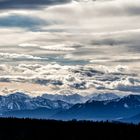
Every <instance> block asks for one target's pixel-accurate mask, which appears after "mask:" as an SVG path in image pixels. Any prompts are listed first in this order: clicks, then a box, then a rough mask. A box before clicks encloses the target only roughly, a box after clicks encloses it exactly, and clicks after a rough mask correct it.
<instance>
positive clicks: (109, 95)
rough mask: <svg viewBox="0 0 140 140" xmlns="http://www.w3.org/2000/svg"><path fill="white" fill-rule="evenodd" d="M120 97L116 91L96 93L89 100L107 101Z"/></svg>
mask: <svg viewBox="0 0 140 140" xmlns="http://www.w3.org/2000/svg"><path fill="white" fill-rule="evenodd" d="M117 98H120V97H119V96H118V95H116V94H114V93H104V94H94V95H93V96H92V98H91V99H90V100H89V102H92V101H107V100H113V99H117Z"/></svg>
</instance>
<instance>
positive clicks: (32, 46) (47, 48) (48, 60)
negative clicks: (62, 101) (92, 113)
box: [0, 0, 140, 93]
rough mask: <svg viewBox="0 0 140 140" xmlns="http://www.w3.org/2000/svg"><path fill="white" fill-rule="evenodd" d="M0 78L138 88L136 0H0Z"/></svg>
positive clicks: (93, 88) (80, 88)
mask: <svg viewBox="0 0 140 140" xmlns="http://www.w3.org/2000/svg"><path fill="white" fill-rule="evenodd" d="M0 10H1V12H0V60H1V61H0V81H1V82H7V83H13V82H17V83H30V84H38V85H43V86H45V87H48V86H50V85H51V86H53V88H54V89H56V91H58V92H59V90H61V89H65V90H66V89H69V90H71V91H74V92H80V93H81V92H82V93H83V92H90V93H91V92H97V91H106V90H111V91H115V92H116V91H118V92H120V93H122V92H124V93H128V92H132V93H140V75H139V73H140V47H139V44H140V39H139V36H140V25H139V22H140V1H139V0H135V1H132V0H123V1H122V0H96V1H95V0H73V1H72V0H40V1H38V0H0Z"/></svg>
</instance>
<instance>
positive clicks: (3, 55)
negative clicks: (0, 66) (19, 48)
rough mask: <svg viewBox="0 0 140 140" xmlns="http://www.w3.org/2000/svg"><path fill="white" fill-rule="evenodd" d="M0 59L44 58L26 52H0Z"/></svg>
mask: <svg viewBox="0 0 140 140" xmlns="http://www.w3.org/2000/svg"><path fill="white" fill-rule="evenodd" d="M0 59H2V60H3V59H4V60H5V59H20V60H26V59H29V60H43V59H46V58H41V57H37V56H32V55H26V54H16V53H0Z"/></svg>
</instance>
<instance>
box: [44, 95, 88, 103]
mask: <svg viewBox="0 0 140 140" xmlns="http://www.w3.org/2000/svg"><path fill="white" fill-rule="evenodd" d="M42 97H43V98H45V99H49V100H52V101H55V100H61V101H64V102H67V103H71V104H76V103H84V102H86V101H87V100H88V98H87V97H83V96H81V95H79V94H71V95H60V94H53V95H52V94H43V95H42Z"/></svg>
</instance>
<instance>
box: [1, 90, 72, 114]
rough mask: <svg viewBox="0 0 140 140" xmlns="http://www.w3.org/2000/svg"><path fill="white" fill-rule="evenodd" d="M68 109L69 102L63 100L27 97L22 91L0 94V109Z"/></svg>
mask: <svg viewBox="0 0 140 140" xmlns="http://www.w3.org/2000/svg"><path fill="white" fill-rule="evenodd" d="M42 107H44V108H48V109H68V108H70V107H71V104H69V103H66V102H64V101H59V100H57V101H51V100H49V99H45V98H43V97H34V98H33V97H29V96H28V95H26V94H24V93H19V92H17V93H13V94H10V95H8V96H0V111H1V112H3V111H9V110H33V109H37V108H42Z"/></svg>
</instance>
